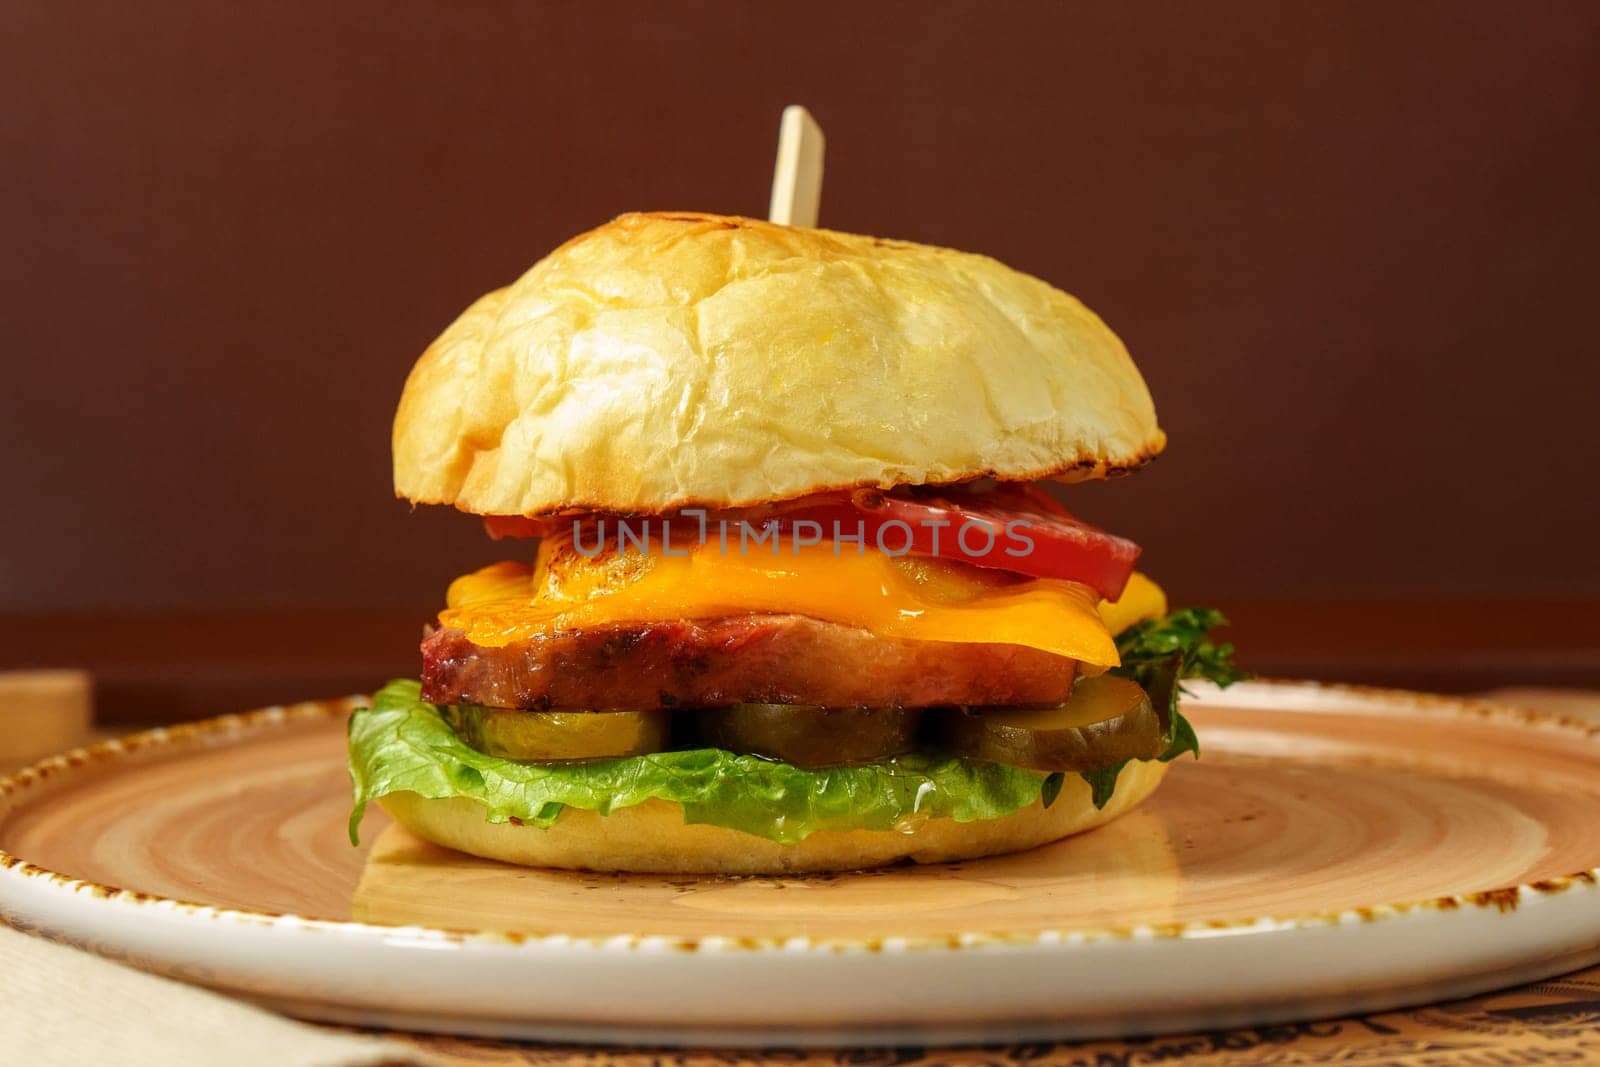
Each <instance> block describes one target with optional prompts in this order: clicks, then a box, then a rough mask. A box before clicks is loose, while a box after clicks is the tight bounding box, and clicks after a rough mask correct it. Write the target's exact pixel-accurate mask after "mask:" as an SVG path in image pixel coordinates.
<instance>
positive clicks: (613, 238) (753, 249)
mask: <svg viewBox="0 0 1600 1067" xmlns="http://www.w3.org/2000/svg"><path fill="white" fill-rule="evenodd" d="M1165 441H1166V438H1165V435H1164V434H1163V433H1162V432H1161V430H1160V429H1159V428H1158V427H1157V425H1156V416H1155V409H1154V407H1153V406H1152V404H1151V400H1150V393H1149V391H1148V390H1147V389H1146V388H1145V384H1144V380H1143V379H1142V378H1141V377H1140V376H1139V372H1138V370H1137V369H1136V368H1135V367H1134V365H1133V361H1132V360H1131V359H1129V357H1128V353H1127V351H1126V349H1124V348H1123V346H1122V343H1121V342H1120V341H1119V340H1117V338H1116V335H1114V334H1113V333H1112V332H1111V331H1110V330H1109V329H1107V328H1106V325H1105V324H1104V323H1103V322H1101V321H1100V319H1099V318H1097V317H1096V316H1095V315H1094V313H1093V312H1091V311H1090V310H1089V309H1088V308H1086V307H1084V306H1083V305H1082V304H1081V303H1079V302H1078V301H1077V300H1075V299H1073V298H1072V297H1070V296H1068V295H1067V294H1066V293H1063V292H1061V291H1060V290H1058V289H1055V288H1052V287H1051V286H1049V285H1047V284H1046V283H1044V282H1042V281H1040V280H1039V279H1037V278H1033V277H1030V276H1028V275H1026V274H1022V273H1019V272H1017V271H1014V270H1012V269H1010V268H1009V267H1006V266H1005V265H1004V264H1001V263H998V262H996V261H995V260H993V259H989V258H988V257H986V256H979V255H972V254H969V253H965V252H954V251H951V250H949V249H943V248H932V247H928V246H925V245H917V244H910V243H908V242H904V241H885V240H880V239H877V238H872V237H860V236H856V235H854V234H844V233H833V232H829V231H826V230H807V229H797V228H793V227H788V226H777V225H773V224H771V223H766V222H759V221H756V220H752V219H742V218H725V217H722V216H717V215H696V214H647V215H646V214H635V215H624V216H623V217H621V218H619V219H617V220H616V221H614V222H611V223H608V224H607V225H605V226H601V227H600V228H599V229H597V230H592V231H590V232H589V233H586V234H584V235H582V236H580V237H577V238H574V239H573V240H571V241H569V242H568V243H567V244H565V245H563V246H562V247H560V248H558V249H556V251H555V252H553V253H551V254H550V255H549V256H547V257H546V258H545V259H544V260H542V261H541V262H540V263H538V264H537V265H536V266H535V267H534V268H533V269H532V270H530V271H529V272H528V273H527V274H525V275H523V276H522V278H521V279H519V280H518V281H517V282H515V283H514V284H513V285H511V286H510V287H509V288H506V289H501V290H498V291H496V292H493V293H490V294H489V295H488V296H485V297H483V298H482V299H480V300H479V301H478V302H477V303H475V304H473V305H472V306H471V307H470V308H468V309H467V311H466V312H465V313H464V314H463V315H462V316H461V317H460V318H459V319H457V320H456V321H455V323H454V324H453V325H451V326H450V328H449V329H447V330H445V332H444V334H443V335H442V336H440V337H439V339H438V340H437V341H435V342H434V343H433V344H432V346H430V347H429V348H428V350H427V351H426V352H425V353H424V354H423V356H422V358H421V359H420V360H419V361H418V362H417V365H416V367H415V368H414V369H413V370H412V372H411V376H410V378H409V379H408V380H407V382H406V387H405V393H404V395H403V396H402V397H401V400H400V410H399V412H398V413H397V414H396V416H395V423H394V441H393V443H394V483H395V492H396V493H397V494H398V495H399V496H402V497H406V498H409V499H410V500H412V501H415V502H417V503H428V504H452V505H454V506H456V507H457V508H460V509H462V510H464V511H469V512H475V513H478V514H485V515H542V514H550V513H554V512H560V511H566V510H590V511H595V510H598V511H618V512H638V513H652V512H658V511H664V510H667V509H670V508H675V507H682V506H691V505H709V506H713V507H739V506H746V505H751V504H758V503H764V502H767V501H772V500H784V499H789V498H792V497H797V496H802V495H804V494H807V493H812V492H820V491H824V490H833V489H846V488H857V487H877V488H883V489H888V488H892V487H894V486H897V485H925V484H942V483H947V482H960V481H966V480H970V479H973V478H979V477H985V476H992V477H998V478H1004V479H1014V480H1031V479H1036V478H1059V479H1062V480H1068V481H1075V480H1079V479H1083V478H1094V477H1103V476H1105V475H1106V474H1108V473H1115V472H1120V471H1124V470H1129V469H1132V468H1135V467H1138V466H1140V465H1142V464H1143V463H1145V462H1146V461H1148V460H1149V459H1150V458H1151V457H1152V456H1154V455H1155V454H1156V453H1157V452H1159V451H1161V449H1162V447H1163V445H1164V444H1165Z"/></svg>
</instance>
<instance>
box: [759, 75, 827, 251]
mask: <svg viewBox="0 0 1600 1067" xmlns="http://www.w3.org/2000/svg"><path fill="white" fill-rule="evenodd" d="M823 147H824V142H823V139H822V127H821V126H818V125H817V120H816V119H814V118H812V117H811V112H809V111H807V110H806V109H805V108H803V107H801V106H800V105H799V104H790V105H789V106H788V107H786V108H784V109H783V121H782V123H780V124H779V126H778V163H777V166H775V167H774V168H773V170H772V207H771V208H770V209H769V210H768V212H767V218H768V219H770V220H771V221H773V222H778V223H782V224H783V225H785V226H815V225H816V224H817V208H818V207H819V206H820V205H821V203H822V150H823Z"/></svg>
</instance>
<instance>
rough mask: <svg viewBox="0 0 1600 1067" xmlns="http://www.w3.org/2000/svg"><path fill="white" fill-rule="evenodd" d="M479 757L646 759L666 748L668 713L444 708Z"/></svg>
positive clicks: (549, 759) (527, 759)
mask: <svg viewBox="0 0 1600 1067" xmlns="http://www.w3.org/2000/svg"><path fill="white" fill-rule="evenodd" d="M443 712H444V718H445V721H446V722H448V723H449V724H450V725H451V726H452V727H454V729H455V731H456V734H457V736H459V737H460V738H461V740H463V741H465V742H466V743H467V744H469V745H471V746H472V747H473V748H475V749H477V750H478V751H479V752H482V753H485V754H486V755H490V756H504V757H505V758H506V759H514V760H525V761H528V762H541V763H542V762H554V761H557V760H584V759H601V758H603V757H606V756H641V755H643V754H645V753H646V752H660V751H661V750H662V749H664V748H666V747H667V733H668V726H669V722H668V713H667V712H665V711H508V710H505V709H502V708H483V707H478V706H477V705H475V704H452V705H450V706H449V707H447V708H444V709H443Z"/></svg>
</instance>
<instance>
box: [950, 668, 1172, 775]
mask: <svg viewBox="0 0 1600 1067" xmlns="http://www.w3.org/2000/svg"><path fill="white" fill-rule="evenodd" d="M939 727H940V730H939V734H940V739H941V740H942V741H943V742H944V745H945V747H946V748H948V749H949V750H950V751H951V752H953V753H955V754H956V755H958V756H965V757H967V758H968V759H975V760H983V761H985V762H988V763H1004V764H1006V765H1007V766H1010V767H1026V768H1028V769H1029V770H1035V771H1091V770H1094V769H1095V768H1097V767H1111V766H1115V765H1116V764H1118V763H1121V762H1122V761H1123V760H1130V759H1155V758H1156V757H1157V756H1159V755H1161V752H1162V749H1163V747H1164V746H1163V742H1162V731H1161V718H1160V716H1158V715H1157V714H1156V710H1155V708H1154V707H1153V706H1151V704H1150V698H1149V696H1148V695H1146V694H1145V691H1144V690H1143V689H1142V688H1140V686H1139V685H1138V684H1136V683H1134V682H1130V681H1128V680H1127V679H1126V678H1118V677H1117V676H1115V675H1111V674H1101V675H1096V676H1095V677H1093V678H1080V679H1079V680H1078V684H1077V685H1075V686H1073V688H1072V696H1071V698H1070V699H1069V700H1068V701H1067V702H1066V703H1065V704H1061V705H1059V706H1057V707H1053V708H1045V709H1042V710H1038V711H1028V710H1023V709H1013V708H1006V709H1001V710H972V711H952V712H949V713H946V714H944V715H941V716H940V722H939Z"/></svg>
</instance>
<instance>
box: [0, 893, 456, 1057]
mask: <svg viewBox="0 0 1600 1067" xmlns="http://www.w3.org/2000/svg"><path fill="white" fill-rule="evenodd" d="M13 1055H16V1056H20V1057H21V1059H20V1060H18V1061H17V1062H22V1063H27V1064H30V1065H35V1067H58V1065H59V1067H85V1065H98V1064H118V1065H123V1067H146V1065H148V1067H189V1065H191V1064H193V1065H194V1067H214V1065H217V1064H227V1065H228V1067H257V1065H259V1067H376V1065H378V1064H416V1065H419V1067H432V1065H434V1064H437V1063H438V1062H439V1061H437V1060H435V1059H433V1058H432V1057H429V1056H424V1055H422V1054H420V1053H418V1052H417V1051H415V1050H414V1049H410V1048H407V1047H406V1046H405V1045H401V1044H398V1043H397V1042H394V1041H386V1040H383V1039H382V1038H376V1037H363V1036H361V1035H358V1034H344V1033H337V1032H333V1031H328V1030H322V1029H319V1028H317V1027H315V1026H309V1025H306V1024H304V1023H297V1022H292V1021H290V1020H288V1019H285V1018H283V1017H282V1016H279V1015H274V1014H273V1013H271V1012H269V1011H265V1010H263V1009H261V1008H256V1007H252V1006H251V1005H249V1004H245V1003H243V1002H242V1001H237V1000H232V999H229V998H228V997H224V996H220V995H219V994H216V993H210V992H207V991H205V990H203V989H197V988H195V987H194V986H188V985H184V984H183V983H181V982H174V981H171V980H169V979H166V978H157V977H156V976H154V975H150V974H144V973H143V972H141V971H136V970H133V969H132V968H131V967H124V966H122V965H121V964H117V963H111V962H109V961H108V960H103V959H101V958H99V957H98V956H91V955H90V954H89V953H87V952H79V951H78V950H77V949H73V948H67V947H65V946H62V945H56V944H52V943H51V942H49V941H45V940H44V939H43V938H38V937H31V936H29V935H27V934H23V933H19V932H18V931H16V930H13V929H11V928H10V927H9V926H6V925H4V924H3V923H0V1062H11V1057H12V1056H13Z"/></svg>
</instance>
